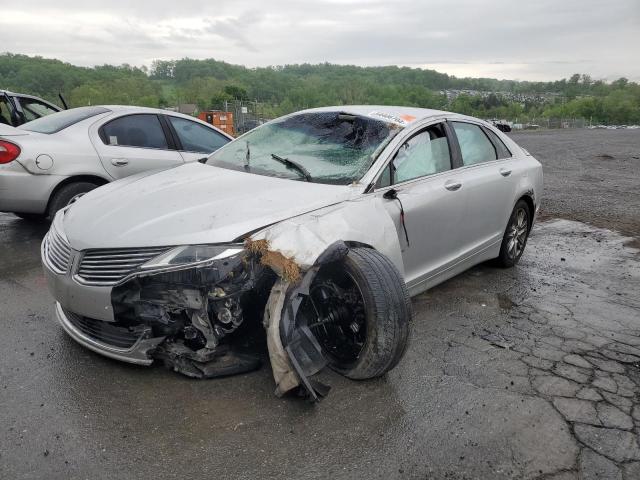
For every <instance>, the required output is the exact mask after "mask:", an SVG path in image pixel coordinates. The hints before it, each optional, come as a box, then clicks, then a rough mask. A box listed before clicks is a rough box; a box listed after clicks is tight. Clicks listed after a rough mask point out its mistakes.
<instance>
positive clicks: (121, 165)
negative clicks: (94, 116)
mask: <svg viewBox="0 0 640 480" xmlns="http://www.w3.org/2000/svg"><path fill="white" fill-rule="evenodd" d="M92 141H93V143H94V145H95V147H96V150H97V152H98V155H99V156H100V161H101V162H102V165H103V166H104V168H105V170H107V172H108V173H109V175H111V176H112V177H113V178H116V179H118V178H124V177H127V176H129V175H133V174H134V173H138V172H143V171H145V170H152V169H157V168H171V167H175V166H177V165H181V164H183V163H184V160H183V158H182V156H181V155H180V153H179V152H178V151H177V150H176V149H175V146H174V144H173V140H172V138H171V137H170V136H168V135H167V132H166V129H165V128H164V127H163V125H162V123H161V121H160V118H159V116H158V115H156V114H152V113H135V114H129V115H124V116H121V117H118V118H115V119H113V120H109V121H107V122H106V123H104V124H103V125H101V126H100V127H99V128H98V129H97V133H96V134H94V135H92Z"/></svg>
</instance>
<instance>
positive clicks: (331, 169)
mask: <svg viewBox="0 0 640 480" xmlns="http://www.w3.org/2000/svg"><path fill="white" fill-rule="evenodd" d="M400 129H401V127H400V126H397V125H395V124H393V123H387V122H384V121H381V120H376V119H372V118H370V117H366V116H360V115H351V114H347V113H341V112H338V111H333V112H307V113H300V114H296V115H291V116H288V117H284V118H281V119H278V120H275V121H273V122H269V123H267V124H265V125H263V126H261V127H258V128H256V129H255V130H252V131H250V132H249V133H247V134H245V135H243V136H242V137H241V138H239V139H237V140H235V141H233V142H231V143H229V144H228V145H226V146H224V147H222V148H221V149H220V150H218V151H217V152H215V153H213V154H212V155H211V156H210V157H209V159H208V160H207V164H208V165H214V166H216V167H222V168H229V169H234V170H244V171H247V172H250V173H256V174H259V175H268V176H275V177H283V178H292V179H293V178H295V179H300V180H307V181H312V182H316V183H329V184H337V185H348V184H350V183H352V182H354V181H357V180H359V179H360V178H361V177H362V176H363V175H364V174H365V173H366V172H367V170H368V169H369V168H370V167H371V164H372V163H373V161H374V160H375V159H376V157H377V155H378V154H379V153H380V152H381V151H382V149H383V148H384V147H385V146H386V145H387V144H388V143H389V142H390V141H391V139H392V138H393V137H394V136H395V135H396V134H397V133H398V132H399V131H400Z"/></svg>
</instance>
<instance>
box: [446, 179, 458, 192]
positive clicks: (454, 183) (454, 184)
mask: <svg viewBox="0 0 640 480" xmlns="http://www.w3.org/2000/svg"><path fill="white" fill-rule="evenodd" d="M461 186H462V182H459V181H458V180H447V181H446V182H444V188H446V189H447V190H450V191H452V192H455V191H456V190H459V189H460V187H461Z"/></svg>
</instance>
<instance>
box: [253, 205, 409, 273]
mask: <svg viewBox="0 0 640 480" xmlns="http://www.w3.org/2000/svg"><path fill="white" fill-rule="evenodd" d="M385 201H386V200H384V199H382V198H380V197H378V196H375V195H368V196H366V197H364V198H362V199H360V200H353V201H347V202H343V203H342V204H339V205H334V206H330V207H326V208H323V209H320V210H317V211H315V212H311V213H308V214H306V215H301V216H299V217H294V218H291V219H289V220H285V221H283V222H280V223H278V224H275V225H273V226H271V227H269V228H266V229H264V230H262V231H260V232H258V233H256V234H254V235H253V236H252V237H251V241H253V242H255V241H258V240H265V241H266V244H265V245H268V251H269V252H279V253H281V254H282V255H283V256H284V257H285V258H287V259H290V260H293V261H294V262H295V263H296V264H297V265H298V267H299V268H300V269H301V270H302V271H305V270H308V269H309V268H311V267H312V266H313V265H314V264H315V263H316V261H317V259H318V258H319V257H320V255H322V254H323V253H324V252H325V251H326V250H327V248H328V247H329V246H330V245H332V244H334V243H336V242H345V243H347V244H348V243H361V244H363V245H368V246H370V247H372V248H375V249H376V250H378V251H380V252H382V253H384V254H385V255H386V256H387V257H389V259H390V260H391V261H392V262H393V263H394V265H395V266H396V268H397V269H398V270H399V271H400V273H403V272H404V265H403V263H402V252H401V250H400V244H399V241H398V231H397V229H396V225H395V223H394V221H393V220H392V219H391V217H390V215H389V213H388V211H387V209H386V208H385V207H384V202H385Z"/></svg>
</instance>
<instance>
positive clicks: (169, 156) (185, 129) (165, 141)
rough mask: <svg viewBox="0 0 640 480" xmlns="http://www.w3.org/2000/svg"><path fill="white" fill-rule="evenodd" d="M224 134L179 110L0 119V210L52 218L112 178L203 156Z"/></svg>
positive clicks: (78, 111) (117, 109)
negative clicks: (14, 121) (14, 123)
mask: <svg viewBox="0 0 640 480" xmlns="http://www.w3.org/2000/svg"><path fill="white" fill-rule="evenodd" d="M231 139H232V137H230V136H229V135H227V134H226V133H224V132H222V131H220V130H218V129H216V128H215V127H213V126H212V125H209V124H207V123H204V122H202V121H200V120H197V119H195V118H192V117H189V116H186V115H182V114H179V113H174V112H169V111H166V110H159V109H155V108H143V107H122V106H94V107H81V108H73V109H71V110H65V111H62V112H58V113H54V114H52V115H48V116H45V117H42V118H39V119H37V120H34V121H31V122H28V123H25V124H24V125H21V126H20V127H17V128H14V127H11V126H9V125H3V124H0V212H13V213H16V214H17V215H19V216H20V217H23V218H27V219H38V218H44V217H47V216H49V217H53V215H54V214H55V213H56V212H57V211H58V210H60V209H61V208H63V207H65V206H67V205H68V204H69V203H71V202H73V201H75V200H76V199H77V198H79V197H80V196H82V195H84V194H85V193H87V192H88V191H90V190H92V189H94V188H96V187H98V186H100V185H104V184H105V183H108V182H110V181H112V180H117V179H119V178H124V177H126V176H128V175H132V174H134V173H139V172H143V171H147V170H153V169H165V168H171V167H176V166H178V165H183V164H184V163H186V162H192V161H196V160H198V159H201V158H203V157H204V158H206V157H207V156H208V155H209V154H211V152H213V151H215V150H217V149H218V148H219V147H221V146H222V145H225V144H227V143H229V142H230V141H231Z"/></svg>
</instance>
